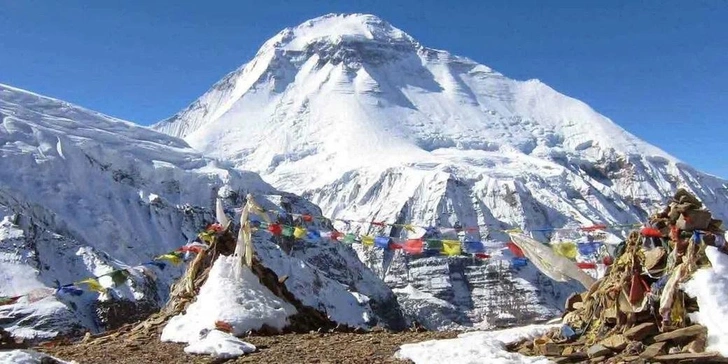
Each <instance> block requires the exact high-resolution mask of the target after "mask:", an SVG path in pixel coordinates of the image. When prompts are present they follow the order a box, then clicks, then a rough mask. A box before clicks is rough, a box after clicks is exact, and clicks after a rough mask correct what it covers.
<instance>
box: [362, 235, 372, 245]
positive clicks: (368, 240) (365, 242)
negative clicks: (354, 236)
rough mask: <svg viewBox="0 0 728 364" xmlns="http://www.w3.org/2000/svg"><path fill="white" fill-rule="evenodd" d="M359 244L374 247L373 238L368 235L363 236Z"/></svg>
mask: <svg viewBox="0 0 728 364" xmlns="http://www.w3.org/2000/svg"><path fill="white" fill-rule="evenodd" d="M361 243H362V245H365V246H372V245H374V237H373V236H369V235H364V236H362V237H361Z"/></svg>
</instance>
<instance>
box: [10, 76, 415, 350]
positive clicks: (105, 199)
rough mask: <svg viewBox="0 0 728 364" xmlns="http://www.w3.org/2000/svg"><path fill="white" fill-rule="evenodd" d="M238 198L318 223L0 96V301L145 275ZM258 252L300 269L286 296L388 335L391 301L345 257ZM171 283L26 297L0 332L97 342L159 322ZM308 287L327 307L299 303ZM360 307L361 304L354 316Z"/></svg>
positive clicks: (132, 136) (215, 171) (176, 160)
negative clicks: (130, 324)
mask: <svg viewBox="0 0 728 364" xmlns="http://www.w3.org/2000/svg"><path fill="white" fill-rule="evenodd" d="M247 193H252V194H254V195H255V196H257V197H258V199H259V202H260V203H261V204H264V205H265V206H266V207H267V208H270V209H271V210H275V209H276V208H278V209H280V207H277V205H276V201H278V200H280V199H281V198H283V197H285V198H288V199H292V200H294V203H293V204H292V208H293V210H294V211H297V212H306V213H316V214H320V211H319V210H318V208H317V207H316V206H314V205H312V204H311V203H309V202H307V201H305V200H303V199H300V198H297V197H296V196H293V195H291V194H288V193H283V192H279V191H278V190H276V189H275V188H273V187H271V186H270V185H268V184H266V183H265V182H263V181H262V180H261V179H260V177H259V176H258V175H256V174H255V173H251V172H242V171H237V170H234V169H232V168H230V167H229V166H226V165H225V164H224V163H220V162H216V161H214V160H211V159H208V158H205V157H202V156H201V155H200V154H199V153H198V152H195V151H194V150H192V149H191V148H189V146H188V145H187V144H186V143H185V142H184V141H182V140H180V139H177V138H174V137H170V136H167V135H164V134H161V133H158V132H155V131H152V130H149V129H146V128H142V127H139V126H136V125H134V124H132V123H129V122H125V121H121V120H117V119H113V118H110V117H108V116H105V115H101V114H98V113H95V112H92V111H89V110H86V109H83V108H80V107H77V106H74V105H71V104H68V103H65V102H63V101H59V100H55V99H51V98H47V97H44V96H40V95H36V94H33V93H30V92H27V91H24V90H20V89H16V88H13V87H10V86H5V85H0V296H15V295H23V294H26V293H28V292H38V293H39V294H40V293H45V295H48V294H49V293H52V292H53V288H54V287H56V283H60V284H67V283H72V282H77V281H79V280H82V279H85V278H88V277H93V276H97V275H101V274H105V273H107V272H110V271H111V270H113V269H119V268H127V267H130V266H136V265H138V264H140V263H142V262H147V261H149V260H150V259H152V258H153V257H155V256H158V255H160V254H163V253H166V252H169V251H171V250H174V249H177V248H179V247H180V246H182V245H184V244H185V243H187V242H188V241H190V240H192V239H194V238H195V237H196V236H197V233H198V232H199V231H200V230H201V229H202V228H204V227H205V226H206V225H207V224H209V223H211V222H213V221H214V217H213V213H212V211H211V209H210V207H212V206H213V202H214V199H215V198H216V197H218V196H219V197H221V198H223V199H224V203H225V205H226V207H228V211H233V210H232V208H234V207H239V206H241V204H242V203H243V200H244V196H245V195H246V194H247ZM238 218H239V216H238ZM255 243H256V245H257V246H258V248H259V253H260V254H261V256H265V257H266V259H267V262H268V263H269V264H270V266H271V267H276V268H271V269H278V270H280V269H285V268H287V267H288V266H289V265H293V266H296V267H300V268H299V269H298V270H297V272H299V274H298V275H297V276H296V277H294V278H291V279H290V280H289V281H290V282H291V284H293V283H295V284H296V286H295V287H289V290H290V291H291V292H292V293H293V294H294V295H298V298H299V299H300V300H302V302H304V303H307V304H308V303H310V304H313V305H316V306H317V307H315V308H316V309H318V308H319V307H318V306H320V307H326V308H327V309H328V310H329V311H332V312H334V311H337V310H338V311H341V310H343V309H344V308H345V309H346V310H348V312H349V314H348V316H345V315H340V318H342V319H346V320H345V323H349V324H352V325H355V324H358V325H368V324H371V323H373V322H375V321H377V320H380V321H383V323H384V324H385V325H387V324H393V325H394V324H396V320H397V317H396V310H397V306H396V300H395V299H394V295H393V294H392V292H391V290H389V289H388V288H387V287H386V286H385V285H384V284H383V283H382V282H381V280H379V279H378V278H377V277H375V276H374V275H373V274H372V272H371V271H369V270H368V269H366V268H365V267H364V266H363V265H362V264H361V263H359V262H358V260H357V258H356V254H355V252H354V251H353V250H351V249H343V247H331V246H329V245H327V244H322V245H321V246H320V247H319V248H317V249H309V250H307V251H295V252H294V253H292V254H291V255H290V257H289V256H286V255H285V254H282V253H281V249H280V248H279V247H278V245H277V244H275V241H273V240H271V239H270V237H269V236H266V235H264V234H263V235H260V234H258V235H256V241H255ZM322 260H324V261H328V262H330V263H331V262H334V263H335V264H331V266H332V267H336V268H337V269H336V270H335V271H330V269H333V268H330V267H329V266H327V265H325V264H321V263H320V261H322ZM342 262H350V264H344V263H342ZM353 262H355V263H359V264H354V263H353ZM342 265H344V266H345V267H346V268H347V269H341V268H342ZM181 272H182V268H174V267H171V266H170V267H168V268H166V269H164V270H158V269H157V270H156V271H155V270H154V269H152V270H151V271H149V270H144V271H135V270H133V269H132V270H131V275H130V277H129V279H128V281H126V282H124V283H125V284H123V285H121V286H118V287H113V289H111V291H110V292H109V294H108V295H102V296H101V297H100V301H103V302H100V301H97V297H98V295H97V294H96V293H94V292H91V291H89V290H88V289H86V291H85V293H83V294H82V295H81V296H78V297H77V296H71V295H68V294H55V295H50V296H49V297H46V298H43V299H41V300H38V301H35V300H31V301H34V302H28V300H26V299H25V298H24V299H22V300H21V301H19V302H18V303H17V304H11V305H5V306H0V325H2V327H4V328H6V329H8V330H9V331H11V332H13V333H14V334H15V335H18V336H25V337H48V336H53V335H55V334H57V333H59V332H60V333H69V332H74V331H77V330H92V331H100V330H104V329H108V328H110V327H113V326H117V325H118V324H120V323H123V322H124V320H125V319H126V320H128V319H135V318H136V319H139V318H143V317H144V314H148V313H150V312H152V311H154V310H156V309H157V308H158V307H159V305H160V304H163V303H164V302H165V301H166V299H167V296H168V294H169V287H170V284H171V283H172V282H173V281H174V280H175V279H176V278H177V277H178V276H179V275H180V273H181ZM106 278H107V279H108V278H109V277H106ZM99 282H101V283H102V284H105V285H106V286H109V285H108V283H109V282H105V281H103V279H100V280H99ZM81 287H82V288H87V287H85V286H84V285H81ZM313 287H316V288H317V289H321V290H326V291H327V292H329V295H328V296H324V297H310V295H311V293H310V292H311V291H312V290H313ZM347 287H348V290H347ZM361 295H366V296H368V297H369V298H370V299H371V304H368V303H361V302H360V300H361V298H360V297H361ZM41 297H42V296H41ZM392 301H394V303H392ZM110 304H111V305H113V304H116V305H117V306H111V307H110V306H109V305H110ZM376 304H381V305H387V306H388V307H389V309H390V310H392V311H393V312H394V313H392V312H388V311H386V310H379V309H377V308H376V307H374V306H375V305H376ZM115 312H116V313H115ZM382 312H385V314H387V315H389V316H388V317H393V319H392V320H390V321H387V320H386V319H385V318H382V317H380V316H379V314H380V313H382ZM135 315H136V316H135ZM335 319H336V318H335ZM399 319H400V320H401V317H400V318H399Z"/></svg>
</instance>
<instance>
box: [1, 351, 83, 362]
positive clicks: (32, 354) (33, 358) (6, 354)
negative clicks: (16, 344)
mask: <svg viewBox="0 0 728 364" xmlns="http://www.w3.org/2000/svg"><path fill="white" fill-rule="evenodd" d="M49 359H50V360H55V362H54V363H59V364H78V362H76V361H70V362H68V361H63V360H60V359H58V358H54V357H52V356H49V355H46V354H41V353H39V352H36V351H32V350H10V351H0V364H40V363H45V362H46V361H47V360H49Z"/></svg>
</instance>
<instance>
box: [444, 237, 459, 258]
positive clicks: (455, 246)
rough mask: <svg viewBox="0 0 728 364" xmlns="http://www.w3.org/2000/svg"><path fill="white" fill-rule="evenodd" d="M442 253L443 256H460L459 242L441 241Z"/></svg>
mask: <svg viewBox="0 0 728 364" xmlns="http://www.w3.org/2000/svg"><path fill="white" fill-rule="evenodd" d="M442 252H443V253H444V254H445V255H460V252H461V248H460V241H459V240H443V241H442Z"/></svg>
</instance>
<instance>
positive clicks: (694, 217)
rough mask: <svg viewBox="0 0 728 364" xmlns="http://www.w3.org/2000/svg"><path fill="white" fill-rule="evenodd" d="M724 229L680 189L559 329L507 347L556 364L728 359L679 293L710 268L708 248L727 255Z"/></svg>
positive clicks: (620, 250)
mask: <svg viewBox="0 0 728 364" xmlns="http://www.w3.org/2000/svg"><path fill="white" fill-rule="evenodd" d="M721 226H722V221H720V220H716V219H713V217H712V215H711V213H710V212H709V211H707V210H706V209H704V208H703V205H702V203H701V202H700V201H699V200H698V199H697V198H695V197H694V196H693V195H691V194H690V193H688V192H687V191H685V190H682V189H681V190H678V191H677V193H676V194H675V196H674V197H673V198H672V201H671V202H670V203H669V205H668V206H667V207H666V208H665V209H664V210H663V211H661V212H660V213H657V214H655V215H653V216H651V217H650V219H649V223H648V224H647V226H646V227H644V228H642V229H641V230H639V231H633V232H631V233H630V235H629V237H628V238H627V239H626V240H625V241H624V242H622V244H620V245H619V246H618V247H617V250H616V253H615V259H614V263H613V264H612V265H611V266H609V267H608V269H607V272H606V273H605V275H604V277H603V278H601V279H599V280H598V281H597V282H596V283H594V284H593V285H592V286H591V287H590V288H589V290H588V291H586V292H583V293H581V294H575V295H572V296H571V297H569V299H568V300H567V303H566V307H565V310H564V311H565V313H564V316H563V317H562V325H561V327H559V328H555V329H553V330H551V331H550V332H548V333H547V334H545V335H543V336H541V337H538V338H536V339H535V340H526V341H521V342H516V343H513V344H511V345H509V349H510V350H511V351H514V352H519V353H521V354H524V355H545V356H547V357H550V359H551V360H553V361H554V362H556V363H576V362H607V363H625V362H627V363H632V362H649V363H654V362H661V363H673V362H674V363H677V362H680V363H683V362H699V363H709V362H728V360H726V359H725V358H723V357H721V356H720V355H719V354H718V353H715V352H705V350H706V336H707V329H706V328H705V327H704V326H701V325H698V324H696V323H693V322H691V320H690V318H689V316H688V314H689V313H692V312H696V311H698V310H699V307H698V305H697V301H696V300H695V299H693V298H691V297H689V296H688V295H686V294H685V293H684V292H683V291H682V290H681V289H680V283H682V282H685V281H687V280H688V279H690V277H691V275H692V274H693V272H695V271H696V270H697V269H700V268H702V267H707V266H710V261H709V260H708V259H707V257H706V255H705V247H706V245H712V246H716V247H717V248H718V249H719V250H720V251H722V252H724V253H728V246H726V243H725V238H724V234H725V231H723V230H722V228H721Z"/></svg>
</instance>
